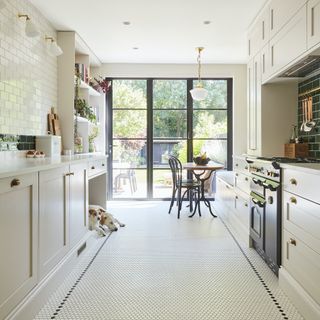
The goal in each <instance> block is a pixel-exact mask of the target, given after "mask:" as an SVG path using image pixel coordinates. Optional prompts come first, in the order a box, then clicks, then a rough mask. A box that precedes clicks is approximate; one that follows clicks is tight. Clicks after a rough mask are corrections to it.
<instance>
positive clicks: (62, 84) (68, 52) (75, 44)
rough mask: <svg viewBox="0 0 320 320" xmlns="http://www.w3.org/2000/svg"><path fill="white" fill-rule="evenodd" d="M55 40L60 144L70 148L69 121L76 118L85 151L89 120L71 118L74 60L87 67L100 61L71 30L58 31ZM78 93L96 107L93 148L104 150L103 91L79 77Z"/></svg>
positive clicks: (98, 63)
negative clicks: (57, 44) (60, 52)
mask: <svg viewBox="0 0 320 320" xmlns="http://www.w3.org/2000/svg"><path fill="white" fill-rule="evenodd" d="M58 43H59V46H60V47H61V48H62V50H63V55H61V56H59V57H58V113H59V116H60V122H61V128H62V145H63V148H64V149H70V150H74V135H75V134H74V133H75V128H74V126H72V125H70V124H71V123H74V122H75V121H76V120H77V127H78V133H79V135H80V136H81V137H82V139H83V153H87V152H89V140H88V138H89V135H90V133H91V130H92V126H93V124H91V123H90V122H89V121H87V120H86V119H83V118H81V119H79V118H77V119H76V118H75V112H74V99H75V85H76V80H75V63H82V64H85V65H86V66H88V68H91V67H98V66H100V61H99V59H98V58H97V57H96V56H95V54H94V53H93V52H92V51H91V49H90V48H89V47H88V46H87V45H86V43H85V42H84V41H83V40H82V39H81V38H80V36H79V35H78V34H76V33H75V32H73V31H59V32H58ZM79 97H80V98H81V99H84V100H85V101H86V102H87V103H88V104H89V105H90V106H93V107H96V109H97V110H98V118H99V120H98V123H97V126H98V128H99V135H98V137H97V139H96V140H95V141H96V147H97V150H96V151H99V152H102V153H105V118H104V114H105V110H104V109H105V95H104V94H102V93H100V92H98V91H96V90H94V89H93V88H92V87H91V86H89V85H88V84H87V83H85V82H84V81H81V82H80V88H79Z"/></svg>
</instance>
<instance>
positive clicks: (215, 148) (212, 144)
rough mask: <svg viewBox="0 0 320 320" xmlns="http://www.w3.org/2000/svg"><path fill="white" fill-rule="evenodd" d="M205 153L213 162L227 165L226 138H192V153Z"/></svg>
mask: <svg viewBox="0 0 320 320" xmlns="http://www.w3.org/2000/svg"><path fill="white" fill-rule="evenodd" d="M204 152H206V153H207V156H208V157H209V158H210V159H211V160H212V161H215V162H218V163H221V164H223V165H224V166H225V167H227V140H196V139H195V140H194V141H193V154H194V155H195V156H196V155H198V154H199V153H204Z"/></svg>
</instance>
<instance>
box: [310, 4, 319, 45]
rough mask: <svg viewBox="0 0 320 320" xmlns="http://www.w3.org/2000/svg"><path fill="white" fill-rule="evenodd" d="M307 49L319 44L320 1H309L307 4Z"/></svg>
mask: <svg viewBox="0 0 320 320" xmlns="http://www.w3.org/2000/svg"><path fill="white" fill-rule="evenodd" d="M307 10H308V11H307V21H308V26H307V31H308V49H311V48H312V47H314V46H316V45H317V44H319V43H320V0H309V1H308V4H307Z"/></svg>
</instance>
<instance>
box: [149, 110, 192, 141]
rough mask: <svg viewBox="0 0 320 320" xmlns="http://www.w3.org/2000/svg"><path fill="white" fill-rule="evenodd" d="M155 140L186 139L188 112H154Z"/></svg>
mask: <svg viewBox="0 0 320 320" xmlns="http://www.w3.org/2000/svg"><path fill="white" fill-rule="evenodd" d="M153 136H154V138H186V137H187V111H184V110H159V111H157V110H154V111H153Z"/></svg>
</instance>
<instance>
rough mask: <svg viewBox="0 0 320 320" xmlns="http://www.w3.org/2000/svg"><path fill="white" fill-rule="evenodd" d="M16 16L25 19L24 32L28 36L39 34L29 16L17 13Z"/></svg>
mask: <svg viewBox="0 0 320 320" xmlns="http://www.w3.org/2000/svg"><path fill="white" fill-rule="evenodd" d="M18 18H19V19H21V18H25V19H26V26H25V30H24V32H25V34H26V36H27V37H29V38H35V37H38V36H39V35H40V31H39V30H38V28H37V27H36V26H35V24H34V23H33V22H32V21H31V19H30V17H29V16H28V15H27V14H20V13H19V14H18Z"/></svg>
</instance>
